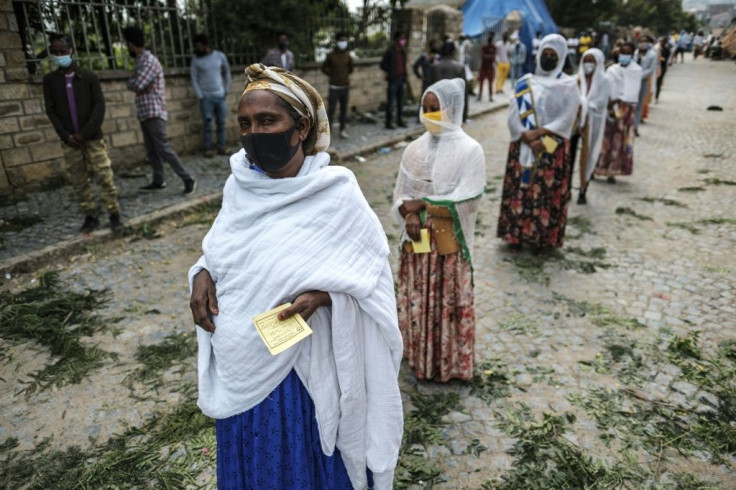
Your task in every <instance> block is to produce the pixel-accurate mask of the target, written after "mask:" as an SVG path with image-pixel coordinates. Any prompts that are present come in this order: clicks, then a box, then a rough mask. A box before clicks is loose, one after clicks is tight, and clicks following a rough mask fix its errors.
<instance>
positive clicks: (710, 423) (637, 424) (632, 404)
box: [568, 331, 736, 465]
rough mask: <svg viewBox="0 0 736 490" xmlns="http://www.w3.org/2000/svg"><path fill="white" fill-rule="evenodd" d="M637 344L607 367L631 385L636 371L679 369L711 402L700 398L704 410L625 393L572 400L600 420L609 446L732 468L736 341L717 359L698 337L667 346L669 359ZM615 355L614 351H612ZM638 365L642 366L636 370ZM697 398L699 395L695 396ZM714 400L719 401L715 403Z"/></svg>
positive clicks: (735, 435) (598, 392) (735, 442)
mask: <svg viewBox="0 0 736 490" xmlns="http://www.w3.org/2000/svg"><path fill="white" fill-rule="evenodd" d="M637 350H639V348H638V347H637V346H636V345H635V344H631V343H630V344H622V345H620V346H619V351H618V355H619V360H618V362H615V363H614V362H610V363H608V365H607V366H606V367H607V368H608V369H609V371H610V372H611V373H613V374H614V375H615V376H616V377H617V378H618V379H619V380H621V381H622V382H624V383H627V382H629V380H628V379H627V376H632V374H633V373H634V372H635V371H636V370H640V371H643V372H651V371H652V368H651V367H647V366H644V365H643V362H642V360H643V359H647V360H648V361H649V362H656V363H659V362H665V363H666V362H670V363H672V364H674V365H675V366H677V367H678V368H679V369H680V371H681V373H682V375H681V379H683V380H685V381H687V382H689V383H691V384H693V385H695V386H697V387H698V388H699V389H700V390H702V392H706V393H709V394H710V396H709V397H707V398H706V397H705V396H700V397H699V399H698V400H691V401H688V402H685V403H693V402H698V403H700V405H701V408H698V409H693V406H691V405H688V406H683V405H682V404H681V403H679V402H674V401H673V402H670V401H662V400H658V399H657V398H655V397H654V396H653V395H651V394H648V393H646V392H641V391H639V390H635V389H629V388H625V389H621V390H615V391H613V392H608V391H606V390H603V389H594V390H590V391H589V392H587V393H586V394H585V395H584V396H583V395H580V394H573V395H570V396H569V397H568V400H569V401H570V402H571V403H573V404H574V405H576V406H579V407H581V408H583V409H585V411H586V412H587V413H588V414H589V415H590V416H591V417H593V418H594V419H595V420H596V423H597V425H598V428H599V429H600V430H602V431H603V435H602V438H603V439H604V440H605V441H609V440H615V441H617V443H618V444H621V445H623V447H627V448H629V447H630V448H635V449H638V448H643V449H644V450H646V451H647V452H649V453H650V454H651V455H653V456H655V457H656V458H657V459H658V460H659V459H660V458H663V457H665V458H666V456H667V452H668V451H676V452H677V453H679V454H683V455H686V456H689V455H692V454H695V453H696V452H702V453H706V454H707V455H709V457H710V461H711V462H712V463H713V464H719V465H721V464H730V462H732V461H733V456H734V454H736V426H735V425H734V423H733V421H734V420H736V384H735V383H734V382H733V380H734V379H736V365H735V363H736V340H729V341H726V342H722V343H720V344H719V345H718V349H717V351H716V353H715V354H714V355H710V354H707V353H705V352H704V351H703V349H702V347H701V346H700V339H699V332H697V331H695V332H691V333H690V334H689V335H688V336H686V337H675V338H674V339H672V341H671V342H670V344H669V345H668V346H667V348H666V350H665V353H666V357H662V356H657V352H659V350H660V346H654V347H653V348H652V349H650V351H648V352H645V353H642V352H637ZM611 352H614V351H611ZM637 365H638V366H637ZM696 395H697V393H696ZM714 398H715V400H716V401H715V402H714V401H713V400H714Z"/></svg>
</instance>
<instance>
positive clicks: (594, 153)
mask: <svg viewBox="0 0 736 490" xmlns="http://www.w3.org/2000/svg"><path fill="white" fill-rule="evenodd" d="M582 60H583V62H582V63H581V64H580V68H579V69H578V86H579V87H580V119H579V131H580V135H581V136H582V140H583V147H582V151H581V153H580V194H579V195H578V204H585V203H587V199H586V196H585V193H586V191H587V190H588V184H589V183H590V177H591V175H593V170H595V164H596V163H597V162H598V157H599V156H600V154H601V146H602V145H603V133H604V131H605V129H606V115H607V114H608V96H609V95H610V93H611V87H610V84H609V83H608V78H607V77H606V67H605V57H604V56H603V51H601V50H600V49H597V48H591V49H589V50H587V51H585V52H584V53H583V58H582ZM573 160H574V159H573ZM573 164H574V161H573Z"/></svg>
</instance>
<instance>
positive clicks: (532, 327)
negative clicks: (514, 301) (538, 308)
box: [498, 312, 540, 336]
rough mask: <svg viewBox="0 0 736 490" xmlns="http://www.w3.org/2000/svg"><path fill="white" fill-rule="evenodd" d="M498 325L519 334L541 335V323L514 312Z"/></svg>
mask: <svg viewBox="0 0 736 490" xmlns="http://www.w3.org/2000/svg"><path fill="white" fill-rule="evenodd" d="M498 327H499V328H501V329H502V330H506V331H507V332H511V333H515V334H517V335H532V336H538V335H539V333H540V332H539V324H538V323H537V321H536V320H534V319H533V318H530V317H528V316H526V315H524V314H522V313H518V312H514V313H511V314H510V315H508V316H507V317H506V318H504V319H503V320H501V321H500V322H499V323H498Z"/></svg>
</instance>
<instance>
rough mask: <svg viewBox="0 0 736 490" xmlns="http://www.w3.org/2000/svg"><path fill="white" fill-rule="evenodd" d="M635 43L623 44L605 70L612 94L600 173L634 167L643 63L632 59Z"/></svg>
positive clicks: (627, 172)
mask: <svg viewBox="0 0 736 490" xmlns="http://www.w3.org/2000/svg"><path fill="white" fill-rule="evenodd" d="M633 54H634V44H633V43H630V42H624V43H623V44H621V49H620V53H619V55H618V63H616V64H613V65H611V66H609V67H608V70H606V76H607V77H608V82H609V83H610V85H611V94H610V95H609V100H608V117H607V118H606V127H605V130H604V133H603V144H602V146H601V153H600V156H599V157H598V161H597V162H596V167H595V175H596V176H597V177H608V181H609V182H610V183H615V182H616V176H619V175H631V173H632V172H633V171H634V143H635V141H636V107H637V106H636V104H637V103H638V100H639V90H640V89H641V74H642V69H641V67H640V66H639V65H638V64H637V63H636V62H635V61H634V60H633Z"/></svg>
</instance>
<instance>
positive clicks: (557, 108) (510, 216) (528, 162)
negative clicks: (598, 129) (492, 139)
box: [497, 34, 580, 254]
mask: <svg viewBox="0 0 736 490" xmlns="http://www.w3.org/2000/svg"><path fill="white" fill-rule="evenodd" d="M566 51H567V43H566V41H565V38H564V37H562V36H560V35H559V34H550V35H548V36H545V37H544V39H542V42H541V44H540V46H539V52H538V54H537V60H536V64H537V67H536V71H535V74H534V75H526V76H524V77H522V78H521V79H520V80H519V81H518V82H517V83H516V86H515V90H514V94H513V95H512V96H511V103H510V104H509V117H508V125H509V132H510V133H511V143H510V145H509V155H508V160H507V163H506V176H505V178H504V183H503V194H502V197H501V213H500V215H499V219H498V230H497V233H498V236H499V237H500V238H502V239H503V240H504V241H506V242H508V243H510V244H511V247H512V249H513V250H518V249H520V248H521V246H522V244H524V243H527V244H531V245H534V246H536V247H537V253H539V254H544V253H545V249H546V248H550V247H561V246H562V245H563V243H564V238H565V224H566V222H567V203H568V201H569V200H570V181H571V176H572V162H571V161H570V133H571V132H572V126H573V123H574V122H575V117H576V116H577V111H578V105H579V103H580V102H579V98H580V96H579V92H578V87H577V82H576V81H575V79H574V78H572V77H570V76H568V75H565V74H564V73H562V68H563V65H564V63H565V53H566Z"/></svg>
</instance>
